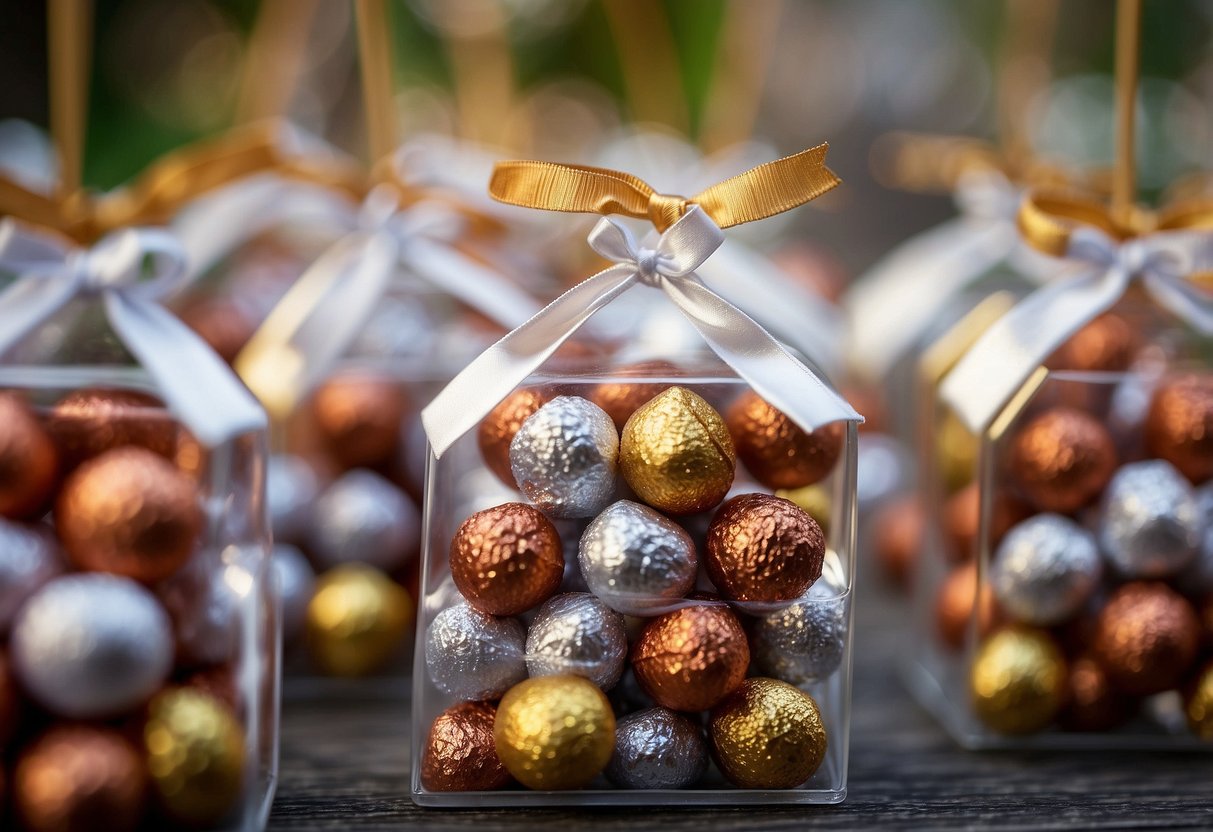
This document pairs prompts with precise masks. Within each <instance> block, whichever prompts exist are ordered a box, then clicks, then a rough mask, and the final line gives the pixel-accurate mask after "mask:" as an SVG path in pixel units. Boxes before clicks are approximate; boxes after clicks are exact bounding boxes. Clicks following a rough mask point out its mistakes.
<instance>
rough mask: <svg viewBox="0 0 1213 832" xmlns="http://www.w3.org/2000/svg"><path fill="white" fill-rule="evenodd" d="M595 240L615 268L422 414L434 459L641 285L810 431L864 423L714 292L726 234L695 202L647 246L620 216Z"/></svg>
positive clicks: (480, 363) (556, 306) (583, 286)
mask: <svg viewBox="0 0 1213 832" xmlns="http://www.w3.org/2000/svg"><path fill="white" fill-rule="evenodd" d="M589 239H590V245H591V246H592V247H593V249H594V250H595V251H597V252H598V253H599V254H601V255H603V256H604V257H606V258H608V259H610V260H614V261H615V262H616V265H614V266H611V267H610V268H608V269H605V270H603V271H601V272H599V273H598V274H596V275H594V276H592V277H590V278H588V279H587V280H584V281H582V282H581V283H579V284H578V285H577V286H575V287H573V288H572V289H570V290H569V291H567V292H565V293H564V294H563V295H561V296H560V297H558V298H557V299H556V300H554V301H552V302H551V303H550V304H548V305H547V307H545V308H544V309H543V310H541V311H540V312H539V313H538V314H537V315H535V316H534V317H533V318H531V319H530V320H529V321H527V322H526V323H525V324H523V325H522V326H520V327H518V328H517V329H515V330H513V331H512V332H510V333H509V334H508V335H506V336H505V337H504V338H502V339H501V340H500V341H498V342H497V343H496V344H494V345H493V346H491V347H489V348H488V349H487V350H485V351H484V352H483V353H481V354H480V356H478V357H477V358H476V359H475V360H474V361H472V362H471V363H470V364H469V365H468V366H467V367H466V368H465V369H464V370H463V372H461V373H459V375H457V376H456V377H455V378H454V379H453V380H452V381H451V383H450V384H448V385H447V386H446V388H444V389H443V391H442V392H441V393H439V394H438V396H437V397H436V398H435V399H434V400H433V401H432V402H431V403H430V405H429V406H428V407H426V408H425V410H423V411H422V413H421V419H422V422H423V424H424V425H425V430H426V434H427V435H428V436H429V439H430V445H431V447H432V448H433V449H434V454H435V455H436V456H439V457H440V456H442V454H443V453H445V452H446V450H447V449H449V448H450V447H451V445H453V444H454V443H455V442H456V441H457V440H458V439H459V438H460V437H461V436H463V435H464V434H465V433H467V432H468V431H469V430H471V429H472V428H473V427H475V426H476V425H477V424H478V423H479V422H480V420H481V419H483V418H484V417H485V416H486V415H488V413H489V411H490V410H492V409H493V407H495V406H496V405H497V403H498V402H500V401H501V400H502V399H504V398H505V397H506V396H508V395H509V394H510V392H512V391H513V390H514V389H515V388H516V387H517V386H518V385H520V384H522V383H523V382H524V381H526V379H527V378H528V377H529V376H530V375H531V374H532V373H534V372H535V371H536V370H537V369H539V367H540V366H541V365H542V364H543V362H544V361H546V360H547V359H548V358H550V357H551V355H552V354H553V353H554V352H555V351H556V350H557V349H558V348H559V347H560V345H561V344H563V343H564V342H565V341H566V340H568V339H569V338H570V337H571V336H572V335H573V334H574V333H575V332H577V330H578V329H580V328H581V326H582V325H583V324H584V323H585V322H586V321H588V320H589V319H590V317H591V316H593V315H594V313H595V312H597V311H598V310H600V309H602V308H603V307H604V306H606V305H607V304H609V303H610V302H611V301H613V300H614V299H615V298H617V297H619V296H620V295H621V294H623V293H624V292H626V291H627V290H628V289H630V288H632V287H633V286H635V285H636V284H637V283H642V282H643V283H644V284H645V285H649V286H653V287H655V288H659V289H660V290H661V291H662V292H663V293H664V294H665V296H666V297H667V298H668V299H669V300H670V301H671V302H672V303H673V304H674V305H675V306H676V307H677V308H678V309H679V310H680V311H681V312H682V314H683V315H685V316H686V318H687V320H688V321H690V323H691V324H692V325H693V326H694V327H695V329H696V330H698V332H699V333H700V335H701V336H702V337H703V339H704V341H706V342H707V344H708V346H709V347H711V348H712V350H713V352H715V353H716V354H717V355H718V356H719V357H720V358H721V360H722V361H724V362H725V363H726V364H727V365H728V366H730V367H732V368H733V370H735V371H736V372H737V374H738V375H739V376H740V377H741V378H742V379H743V380H745V381H746V382H747V383H748V384H749V385H750V386H751V387H752V388H754V390H755V391H756V392H757V393H758V394H759V395H760V396H762V397H763V398H764V399H766V400H767V401H769V402H770V403H771V404H772V405H773V406H775V407H777V408H779V409H780V410H782V411H783V412H784V413H786V414H787V415H788V416H789V418H791V419H792V421H794V422H795V423H796V424H798V425H800V427H802V428H804V429H805V430H815V429H816V428H819V427H821V426H822V425H824V424H827V423H829V422H836V421H840V420H846V421H862V420H863V417H861V416H860V415H859V414H858V413H856V412H855V411H854V409H852V408H851V406H850V405H849V404H847V403H846V402H845V401H844V400H843V399H841V398H840V397H839V396H838V394H837V393H835V392H834V391H833V390H831V389H830V388H829V387H828V386H827V385H826V384H825V383H824V382H823V381H822V380H821V379H820V378H818V377H817V376H816V375H814V374H813V373H812V372H811V371H810V370H809V369H808V368H807V367H805V365H804V364H802V363H800V362H799V361H797V360H796V359H795V358H793V357H792V355H791V354H790V353H789V352H788V351H787V350H786V349H785V348H784V347H783V346H782V345H781V344H780V343H779V342H778V341H776V340H775V339H774V338H773V337H772V336H771V334H770V333H768V332H767V331H766V330H765V329H763V328H762V327H761V326H759V325H758V324H757V323H755V322H754V320H753V319H752V318H750V317H749V316H748V315H746V314H745V313H744V312H742V311H741V310H740V309H738V308H737V307H735V306H733V305H732V304H731V303H729V302H728V301H726V300H725V299H724V298H722V297H720V296H719V295H717V294H715V293H714V292H712V291H711V290H710V289H708V288H707V287H706V286H705V285H703V282H702V281H700V279H699V277H698V275H696V274H695V269H696V268H697V267H698V266H700V265H701V264H703V262H704V261H705V260H707V258H708V257H710V256H711V254H712V252H714V251H715V250H716V249H717V248H719V246H720V244H721V243H722V242H723V240H724V233H723V232H722V231H721V230H720V228H719V227H718V226H717V225H716V224H715V223H714V222H712V220H711V219H710V218H709V217H708V216H707V214H705V213H704V212H703V211H702V210H700V209H699V208H698V207H697V206H691V208H690V210H688V211H687V213H686V214H685V215H683V216H682V218H681V219H679V220H678V221H677V222H676V223H674V224H673V225H672V226H670V228H668V229H667V230H666V231H665V233H664V234H662V235H661V237H660V239H658V240H657V243H656V245H654V246H652V247H647V246H646V247H642V246H640V245H637V243H636V241H635V238H634V237H633V236H632V235H631V234H630V233H629V232H628V231H627V229H625V228H624V227H622V226H620V225H618V224H617V223H615V222H614V221H613V220H610V219H607V218H603V219H601V220H599V221H598V223H597V224H596V225H595V226H594V229H593V231H591V232H590V238H589Z"/></svg>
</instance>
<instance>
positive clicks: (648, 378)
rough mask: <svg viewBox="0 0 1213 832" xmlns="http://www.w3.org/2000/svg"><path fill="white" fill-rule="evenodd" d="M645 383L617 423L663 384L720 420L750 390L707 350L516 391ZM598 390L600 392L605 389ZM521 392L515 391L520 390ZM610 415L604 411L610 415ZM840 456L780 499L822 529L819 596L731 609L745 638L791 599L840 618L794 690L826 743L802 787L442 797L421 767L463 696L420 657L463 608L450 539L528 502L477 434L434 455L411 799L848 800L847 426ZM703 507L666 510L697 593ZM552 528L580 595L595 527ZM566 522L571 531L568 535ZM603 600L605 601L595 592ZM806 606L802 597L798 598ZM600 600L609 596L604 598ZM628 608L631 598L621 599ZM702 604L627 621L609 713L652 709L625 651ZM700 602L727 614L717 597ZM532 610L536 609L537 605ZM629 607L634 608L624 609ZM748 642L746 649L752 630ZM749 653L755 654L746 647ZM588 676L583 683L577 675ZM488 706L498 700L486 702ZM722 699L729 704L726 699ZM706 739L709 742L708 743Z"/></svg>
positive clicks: (741, 488) (491, 802) (712, 767)
mask: <svg viewBox="0 0 1213 832" xmlns="http://www.w3.org/2000/svg"><path fill="white" fill-rule="evenodd" d="M639 384H643V385H646V386H647V385H652V387H650V388H648V389H647V390H646V392H645V393H644V395H642V396H640V397H639V398H638V399H636V400H635V401H636V402H637V403H636V404H632V405H631V406H630V408H629V409H627V410H625V411H624V412H623V413H621V414H620V413H619V412H618V411H614V410H611V411H610V413H611V415H612V417H613V418H614V420H615V422H616V425H617V426H618V424H619V422H620V421H621V420H622V419H623V418H624V417H626V415H627V413H628V412H633V411H634V409H635V407H637V406H639V404H642V403H643V401H644V400H647V399H648V398H649V396H650V394H651V395H654V396H655V395H657V394H658V393H659V392H660V391H663V390H665V389H666V388H667V387H670V386H679V387H683V388H685V389H687V390H690V391H692V392H693V393H695V394H697V395H698V396H701V397H703V399H705V400H706V401H707V402H708V403H710V404H711V405H712V406H713V407H714V408H715V409H716V410H717V411H718V412H720V413H722V414H727V412H728V407H729V405H730V404H732V403H733V402H734V401H736V400H737V398H738V396H740V395H741V394H743V393H745V392H748V391H749V388H748V386H747V385H746V383H745V382H744V381H743V380H741V379H740V378H738V377H737V375H736V374H735V373H734V372H733V371H732V370H731V369H730V368H728V367H727V366H726V365H724V364H723V363H722V362H720V360H719V359H717V358H716V357H715V356H713V355H711V354H700V353H695V354H691V355H683V356H678V357H676V358H675V359H674V360H673V361H663V362H660V363H658V364H650V365H631V366H623V367H615V368H613V369H605V368H603V367H602V366H601V365H598V366H595V365H593V364H592V363H589V362H584V361H581V362H572V364H571V365H570V364H569V363H568V362H566V363H565V364H564V365H561V363H560V362H558V361H557V362H549V365H548V366H547V368H545V369H543V370H541V371H540V372H538V373H536V374H534V375H532V376H531V378H529V379H528V380H527V381H526V382H525V383H524V384H523V385H521V386H520V387H519V388H517V390H518V391H521V390H533V391H542V392H543V394H544V395H545V397H550V396H552V395H561V396H573V397H580V398H584V399H588V400H590V401H598V402H602V401H603V399H601V398H599V395H600V392H601V391H602V390H603V389H611V387H612V386H615V385H619V386H620V387H616V388H615V389H620V388H623V389H627V388H628V387H632V386H635V385H639ZM604 385H605V386H606V387H604ZM516 392H517V391H516ZM608 410H609V408H608ZM840 434H841V437H842V438H841V451H840V453H839V456H838V459H837V462H836V463H835V464H834V465H833V466H832V469H831V470H830V471H829V473H828V475H826V476H825V477H824V478H823V479H821V480H820V481H819V482H817V483H815V484H813V485H809V486H807V487H805V488H800V489H798V490H797V491H794V492H783V491H781V492H779V493H780V494H787V496H788V497H789V498H790V499H791V500H792V501H793V502H794V503H795V504H796V506H797V507H799V508H800V509H802V510H804V511H806V512H807V513H809V514H810V516H814V517H817V518H818V519H819V520H820V521H821V525H822V526H823V527H824V531H825V546H826V549H825V551H826V554H825V559H824V567H823V574H822V577H821V578H819V579H818V580H817V582H816V584H814V587H818V586H819V585H820V587H821V588H820V589H819V591H818V593H819V594H817V595H814V596H813V597H812V598H808V596H803V599H802V601H797V602H787V601H784V602H777V603H756V602H744V601H743V602H738V603H732V602H730V603H729V604H728V606H729V607H731V608H732V609H733V610H734V611H736V612H737V613H738V615H739V618H740V619H742V621H743V626H744V627H745V628H746V629H747V630H750V631H752V629H753V626H754V623H755V622H756V621H757V620H759V618H761V617H763V616H766V615H771V614H774V613H776V612H778V610H780V609H782V608H785V607H787V606H788V605H789V604H791V603H800V602H805V603H810V604H819V605H822V608H824V607H826V606H829V607H831V608H832V609H836V610H838V613H839V615H840V621H841V622H842V630H843V631H842V634H841V636H840V643H839V645H838V647H839V655H838V657H837V665H836V667H834V668H833V669H832V671H830V672H829V673H828V675H826V676H825V677H824V678H820V679H817V680H815V681H811V682H809V681H806V680H804V679H801V680H799V681H800V684H799V685H798V687H800V688H801V690H803V691H805V692H807V693H808V694H809V695H810V696H811V697H812V699H813V700H814V701H815V702H816V703H817V706H818V708H819V710H820V714H821V719H822V722H823V724H824V726H825V731H826V735H827V750H826V753H825V756H824V759H823V761H822V762H821V764H820V766H819V767H818V768H817V769H816V771H815V773H813V774H812V776H810V777H809V778H808V779H807V781H805V782H802V783H799V784H798V785H797V786H796V787H795V788H787V789H771V788H757V789H744V788H739V787H737V786H735V785H732V784H731V783H730V782H728V781H727V780H726V779H725V778H724V777H723V775H722V774H721V772H720V770H719V769H718V768H717V766H716V763H715V762H712V763H711V764H709V767H708V769H707V773H706V774H705V775H704V776H703V777H702V779H700V780H699V781H698V782H697V783H695V784H694V785H692V786H690V787H688V788H683V789H670V788H663V789H628V788H618V787H616V786H614V785H612V783H611V782H610V781H609V780H608V779H607V778H606V777H605V776H604V775H603V774H601V773H599V774H598V775H597V776H596V777H594V779H593V780H592V781H591V782H589V783H588V785H586V786H585V787H584V788H579V789H573V790H568V791H558V790H534V791H532V790H527V789H526V788H524V787H522V786H521V785H519V784H517V783H516V782H515V783H511V784H510V785H509V786H507V787H505V788H499V789H495V790H488V791H445V790H436V789H431V788H427V786H426V784H425V783H424V782H423V781H424V779H425V778H424V777H423V774H422V769H423V765H424V763H423V760H424V758H425V755H426V746H427V740H428V737H429V734H430V729H431V725H432V724H433V722H434V720H435V718H436V717H438V715H439V714H441V713H442V712H443V711H444V710H445V709H447V708H449V707H451V706H453V705H455V704H458V702H459V700H457V699H456V698H454V697H452V696H451V695H448V694H447V693H444V691H443V690H442V689H440V688H439V687H438V686H437V685H436V684H435V683H434V681H433V679H432V677H431V673H430V670H429V667H428V665H427V658H426V641H427V631H428V630H429V628H430V626H431V625H432V624H433V623H434V621H435V618H436V617H438V616H439V614H440V613H442V612H443V611H444V610H448V609H451V608H452V607H454V606H456V605H458V604H460V603H461V602H462V600H463V597H462V595H461V594H460V592H459V590H458V589H456V587H455V585H454V582H453V578H452V573H451V558H450V552H451V547H452V539H453V537H454V536H455V534H456V531H457V530H458V529H459V527H460V525H461V524H462V523H463V522H464V520H465V519H466V518H468V517H469V516H470V515H472V514H473V513H475V512H478V511H481V510H484V509H488V508H491V507H494V506H499V505H502V504H505V503H510V502H525V498H524V497H523V495H522V493H521V492H520V491H518V490H516V488H512V487H510V486H507V485H506V484H504V482H503V481H502V480H500V479H498V477H496V476H495V475H494V474H493V473H492V472H491V471H490V470H489V469H488V467H487V465H486V462H485V457H484V456H483V455H482V453H481V449H480V446H479V443H478V436H477V431H476V430H471V431H469V432H468V433H467V434H465V435H464V436H463V437H462V438H461V439H459V440H458V441H457V442H456V443H455V444H454V445H452V446H451V447H450V448H449V450H447V451H446V452H445V454H444V455H443V456H442V457H441V459H440V460H434V458H433V457H432V456H431V458H430V464H429V469H428V471H427V477H426V493H425V506H426V510H425V526H424V530H423V539H424V547H423V552H422V557H423V569H422V576H421V587H422V593H421V603H420V605H419V612H418V624H417V646H416V648H415V650H414V669H413V698H412V737H413V739H412V760H413V765H412V775H411V777H412V779H411V792H412V797H413V800H414V801H415V802H416V803H417V804H418V805H421V806H435V807H473V806H474V807H479V808H483V807H485V806H500V807H522V806H565V807H572V806H625V805H634V806H678V805H695V806H704V805H720V806H736V805H772V804H833V803H839V802H841V801H843V800H844V799H845V797H846V794H847V760H848V745H849V722H850V701H851V651H852V647H851V643H852V626H851V622H852V610H853V593H854V568H855V560H854V551H855V524H856V507H855V498H854V495H855V469H856V455H855V448H856V436H857V433H856V427H855V425H854V423H846V424H845V425H844V426H842V427H841V430H840ZM753 492H762V493H766V494H770V493H772V492H771V490H769V489H765V488H763V487H762V486H759V485H757V484H756V482H755V481H753V480H752V479H751V478H750V477H749V475H748V474H747V471H746V468H745V466H744V465H743V464H742V462H741V461H740V460H739V461H738V462H737V464H736V467H735V477H734V480H733V486H732V489H731V490H730V491H729V493H728V495H727V497H726V503H727V501H728V500H729V499H731V498H733V497H734V496H736V495H738V494H746V493H753ZM618 499H628V500H633V501H639V500H640V498H639V497H637V496H636V495H635V494H633V493H631V492H630V491H629V490H628V488H627V486H626V485H625V484H624V480H623V477H622V476H621V477H620V478H619V481H618V484H617V491H616V494H615V495H614V496H613V497H612V498H611V500H618ZM717 510H718V508H717V507H713V508H712V509H711V510H709V511H707V512H704V513H701V514H694V515H690V516H674V515H668V514H666V513H664V512H663V515H664V516H667V517H668V518H669V519H673V520H674V521H675V522H677V523H679V524H680V525H682V526H683V528H685V529H686V530H687V531H688V532H689V533H690V536H691V538H692V539H693V540H694V541H695V549H696V552H697V553H698V557H699V567H698V577H697V583H696V587H697V589H699V590H711V589H713V587H712V585H711V583H710V581H709V580H708V579H707V576H706V574H705V569H704V565H703V561H704V542H703V539H704V534H705V532H706V530H707V527H708V523H709V521H710V519H711V517H712V516H713V512H715V511H717ZM591 519H592V518H591V517H585V518H584V519H583V520H581V521H576V522H571V521H568V520H557V521H555V522H556V526H557V528H558V529H559V530H560V536H561V538H562V543H561V548H562V556H563V559H564V564H565V573H564V579H563V582H562V584H561V586H560V588H559V589H558V590H557V593H564V592H569V591H582V592H584V591H585V590H586V589H587V585H586V583H585V582H584V576H583V575H582V574H581V571H580V569H579V563H578V552H577V549H578V547H579V546H580V538H581V528H580V527H584V525H585V524H586V523H588V522H590V521H591ZM570 526H572V527H571V528H570ZM599 597H604V596H601V594H600V596H599ZM804 599H807V600H804ZM604 600H605V597H604ZM629 603H630V602H629ZM696 603H704V602H703V601H702V600H701V601H698V602H692V601H688V600H686V597H685V595H683V596H681V599H675V600H673V601H670V599H669V598H668V597H667V598H666V599H665V600H663V601H662V603H661V604H660V605H657V606H655V607H653V608H652V610H651V612H650V615H649V616H648V617H635V618H633V617H627V618H625V621H626V622H627V625H628V626H627V629H628V634H629V635H628V642H629V646H628V651H629V659H628V661H627V662H626V663H625V665H624V670H623V674H624V675H623V678H622V680H621V681H620V682H619V683H617V684H616V685H615V686H614V687H612V688H610V689H609V690H607V696H608V698H609V699H610V700H611V707H612V710H613V711H614V714H615V717H616V718H617V719H618V718H619V717H622V716H624V715H625V714H627V713H631V712H634V711H636V710H637V709H639V708H644V707H649V706H651V705H652V704H653V702H652V701H651V700H650V699H649V698H648V697H647V694H646V693H645V691H644V689H643V687H642V686H640V685H638V684H637V681H636V678H635V676H634V675H633V674H632V672H631V671H630V669H629V668H630V665H631V661H630V654H631V651H633V650H634V649H635V646H636V640H637V634H638V633H639V632H640V631H641V629H642V628H643V627H644V626H645V625H646V624H647V623H648V622H651V621H652V620H653V616H654V615H658V614H663V613H665V612H668V611H670V610H677V609H680V608H682V607H683V606H694V605H696ZM707 603H708V604H715V605H721V606H724V605H725V602H724V601H723V600H720V598H719V597H717V598H715V600H709V601H707ZM536 606H538V604H537V605H536ZM629 609H632V608H631V607H629ZM534 614H535V608H531V609H529V610H527V611H526V612H524V613H522V614H521V615H520V616H519V620H520V621H523V622H530V621H532V620H533V618H534ZM746 638H747V641H748V642H749V643H750V644H751V645H752V643H753V637H752V633H751V634H750V635H748V636H747V637H746ZM751 652H753V651H751ZM565 666H566V672H569V673H572V674H573V675H578V674H579V670H581V669H582V668H580V667H579V665H578V663H577V662H576V661H569V662H568V663H567V664H566V665H565ZM585 675H588V673H587V674H585ZM745 675H746V677H747V678H752V677H756V676H764V675H766V676H769V675H771V674H770V673H766V672H765V671H762V670H760V669H759V668H758V667H756V666H755V665H754V664H753V663H752V664H751V666H750V667H748V668H747V670H746V674H745ZM494 698H495V697H494ZM725 699H726V700H727V699H728V697H727V696H726V697H725ZM687 715H688V716H690V717H691V718H692V719H693V720H694V721H695V722H696V723H697V724H699V725H701V726H703V727H702V728H701V731H700V733H701V736H704V737H708V735H710V733H711V732H710V730H708V729H707V714H706V713H703V712H701V713H695V714H687ZM709 743H710V739H709Z"/></svg>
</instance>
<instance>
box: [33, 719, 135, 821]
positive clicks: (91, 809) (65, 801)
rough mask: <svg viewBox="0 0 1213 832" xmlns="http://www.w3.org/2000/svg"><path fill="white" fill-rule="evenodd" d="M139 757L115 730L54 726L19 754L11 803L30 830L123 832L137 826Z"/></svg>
mask: <svg viewBox="0 0 1213 832" xmlns="http://www.w3.org/2000/svg"><path fill="white" fill-rule="evenodd" d="M146 794H147V772H146V769H145V768H144V764H143V760H142V759H141V757H140V755H139V753H138V752H137V751H136V750H135V748H134V746H132V745H131V743H129V742H128V741H127V740H126V739H124V738H123V737H122V735H121V734H119V733H118V732H116V731H112V730H109V729H106V728H94V727H90V726H87V725H61V726H59V727H56V728H52V729H51V730H50V731H48V732H47V733H46V734H44V735H42V737H41V738H40V739H38V740H37V741H36V742H34V744H33V745H31V746H30V747H29V748H27V749H26V750H25V751H23V752H22V754H21V755H20V757H18V759H17V765H16V769H15V770H14V772H13V803H14V806H15V807H16V812H17V815H18V816H19V817H20V819H21V822H22V824H23V826H24V828H25V829H27V830H29V832H84V831H85V830H97V832H102V831H103V830H104V832H125V830H133V829H135V828H136V827H138V826H139V823H140V819H141V818H142V816H143V812H144V805H145V802H146Z"/></svg>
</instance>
